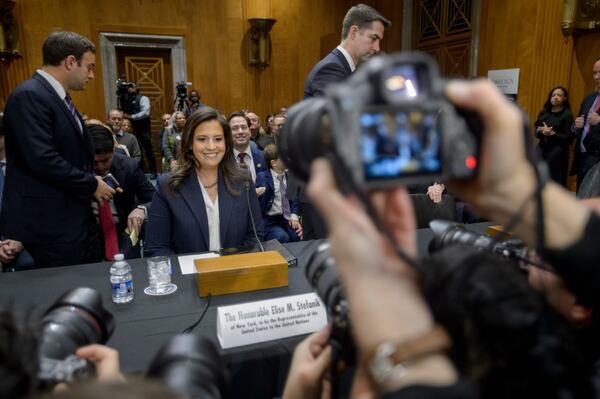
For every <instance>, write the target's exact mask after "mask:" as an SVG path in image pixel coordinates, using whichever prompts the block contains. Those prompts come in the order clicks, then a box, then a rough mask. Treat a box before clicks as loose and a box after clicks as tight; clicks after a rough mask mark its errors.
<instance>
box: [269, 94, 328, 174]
mask: <svg viewBox="0 0 600 399" xmlns="http://www.w3.org/2000/svg"><path fill="white" fill-rule="evenodd" d="M328 106H329V100H327V99H325V98H311V99H307V100H304V101H302V102H300V103H298V104H296V105H294V106H292V107H291V108H290V109H289V110H288V119H287V122H286V124H285V125H284V126H283V129H282V131H281V133H280V137H279V140H277V144H278V150H279V154H280V156H281V157H282V160H283V163H284V164H285V165H286V166H287V167H288V168H289V169H290V170H291V171H292V173H293V174H294V175H295V176H296V177H298V178H299V179H301V180H302V181H304V182H306V181H308V178H309V176H310V165H311V163H312V161H314V160H315V159H317V158H319V157H321V156H323V155H325V154H326V153H327V152H328V151H329V150H330V149H332V148H333V146H334V143H333V137H331V134H330V133H329V129H328V123H327V118H324V116H325V115H328ZM299 149H302V150H301V151H299Z"/></svg>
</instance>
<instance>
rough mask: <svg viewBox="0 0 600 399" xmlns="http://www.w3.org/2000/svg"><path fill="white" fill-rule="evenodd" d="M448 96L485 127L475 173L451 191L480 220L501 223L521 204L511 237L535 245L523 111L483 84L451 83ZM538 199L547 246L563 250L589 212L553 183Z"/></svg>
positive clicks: (531, 178)
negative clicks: (478, 117)
mask: <svg viewBox="0 0 600 399" xmlns="http://www.w3.org/2000/svg"><path fill="white" fill-rule="evenodd" d="M446 94H447V96H448V98H449V99H450V101H452V102H453V103H454V104H455V105H456V106H458V107H460V108H463V109H466V110H468V111H474V112H476V113H477V114H479V116H480V118H481V119H482V122H483V125H484V132H483V137H482V141H481V159H480V161H479V167H480V169H479V173H478V175H477V176H475V177H473V178H472V179H469V180H467V181H461V182H452V183H451V185H452V190H453V191H454V192H456V193H457V194H458V195H459V197H461V198H463V199H465V200H466V201H467V202H469V203H470V204H471V205H473V206H474V207H475V208H476V210H477V212H478V213H479V214H480V215H481V216H484V217H487V218H490V219H492V220H494V221H496V222H499V223H502V224H506V223H508V222H509V221H510V220H511V218H512V217H513V216H514V215H515V214H516V213H517V212H518V211H519V209H521V207H522V206H525V208H524V212H523V216H522V218H521V220H520V222H519V223H518V224H517V225H516V226H515V233H516V234H517V235H518V236H519V237H520V238H522V239H523V240H524V241H525V242H527V243H528V244H530V245H536V244H537V239H536V236H535V231H536V223H537V219H536V216H535V210H536V205H535V201H534V200H533V196H532V194H533V192H534V190H535V187H536V184H537V183H536V177H535V173H534V170H533V167H532V166H531V165H530V163H529V162H528V160H527V159H526V156H525V147H524V137H523V135H524V132H523V119H522V117H521V113H520V112H519V110H518V109H517V107H516V106H515V105H514V104H511V103H510V102H509V101H508V100H507V99H506V98H505V97H504V95H503V94H502V93H500V91H499V90H498V89H497V88H496V87H495V86H494V85H493V84H492V83H491V82H489V81H487V80H476V81H471V82H465V81H454V82H451V83H449V84H448V86H447V89H446ZM542 197H543V201H544V219H545V224H546V235H545V237H546V246H547V247H548V248H551V249H552V248H563V247H565V246H567V245H569V244H571V243H573V242H575V241H577V240H578V239H579V238H580V237H581V234H582V232H583V228H584V225H585V222H586V221H587V219H588V217H589V210H588V209H586V208H584V207H583V206H581V205H580V204H578V203H577V201H576V199H575V197H574V196H572V194H570V193H569V192H567V191H566V190H564V189H563V188H562V187H560V186H559V185H558V184H556V183H553V182H548V183H547V184H546V186H545V188H544V190H543V193H542Z"/></svg>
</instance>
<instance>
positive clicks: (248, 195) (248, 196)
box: [244, 182, 265, 252]
mask: <svg viewBox="0 0 600 399" xmlns="http://www.w3.org/2000/svg"><path fill="white" fill-rule="evenodd" d="M244 186H245V187H246V202H247V203H248V212H250V220H251V221H252V230H254V238H256V242H258V246H259V247H260V252H265V248H264V247H263V245H262V243H261V242H260V238H258V233H257V232H256V222H254V215H253V214H252V206H251V205H250V182H245V183H244Z"/></svg>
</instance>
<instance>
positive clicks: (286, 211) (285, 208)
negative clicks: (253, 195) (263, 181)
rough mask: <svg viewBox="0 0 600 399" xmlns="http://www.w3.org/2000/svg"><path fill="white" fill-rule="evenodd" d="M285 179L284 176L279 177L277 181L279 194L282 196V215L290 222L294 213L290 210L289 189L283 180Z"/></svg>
mask: <svg viewBox="0 0 600 399" xmlns="http://www.w3.org/2000/svg"><path fill="white" fill-rule="evenodd" d="M284 177H285V176H284V175H279V176H277V180H279V194H281V213H283V217H284V218H285V219H286V220H290V216H291V215H292V212H291V210H290V201H289V200H288V198H287V195H286V191H287V187H286V185H285V180H283V178H284Z"/></svg>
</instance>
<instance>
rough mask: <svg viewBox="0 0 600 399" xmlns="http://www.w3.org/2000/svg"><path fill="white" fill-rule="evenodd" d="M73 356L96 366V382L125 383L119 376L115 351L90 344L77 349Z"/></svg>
mask: <svg viewBox="0 0 600 399" xmlns="http://www.w3.org/2000/svg"><path fill="white" fill-rule="evenodd" d="M75 354H76V355H77V356H79V357H81V358H83V359H87V360H89V361H91V362H93V363H94V364H95V365H96V375H97V379H98V381H105V382H115V381H116V382H125V377H124V376H123V374H121V369H120V367H119V352H117V351H116V350H115V349H112V348H109V347H108V346H104V345H99V344H92V345H88V346H82V347H81V348H79V349H77V351H76V352H75Z"/></svg>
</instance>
